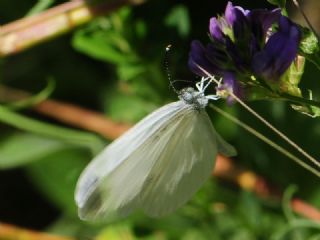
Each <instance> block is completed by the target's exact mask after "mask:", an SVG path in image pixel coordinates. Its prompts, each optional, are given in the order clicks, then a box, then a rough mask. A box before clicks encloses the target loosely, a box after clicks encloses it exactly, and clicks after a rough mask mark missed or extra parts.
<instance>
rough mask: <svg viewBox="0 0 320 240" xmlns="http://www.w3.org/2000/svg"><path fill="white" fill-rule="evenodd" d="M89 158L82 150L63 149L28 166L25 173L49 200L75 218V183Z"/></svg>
mask: <svg viewBox="0 0 320 240" xmlns="http://www.w3.org/2000/svg"><path fill="white" fill-rule="evenodd" d="M91 158H92V156H91V154H90V153H89V152H88V151H85V150H83V149H80V148H74V149H65V150H62V151H59V152H55V153H52V154H51V155H47V156H45V157H43V158H42V159H40V160H39V161H37V162H33V163H32V164H30V165H28V166H27V172H28V173H29V175H30V177H31V179H32V180H33V182H34V184H35V185H36V186H37V187H38V188H39V189H40V190H41V191H42V192H43V193H44V194H45V195H46V196H47V198H48V199H49V200H51V201H52V202H53V203H54V204H55V205H56V206H57V207H59V208H60V209H62V210H64V211H65V212H66V213H67V214H69V215H70V216H73V217H75V216H77V208H76V205H75V202H74V190H75V186H76V182H77V179H78V177H79V175H80V173H81V172H82V170H83V169H84V167H85V166H86V164H87V163H88V162H89V160H90V159H91Z"/></svg>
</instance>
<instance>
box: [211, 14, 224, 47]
mask: <svg viewBox="0 0 320 240" xmlns="http://www.w3.org/2000/svg"><path fill="white" fill-rule="evenodd" d="M209 31H210V35H211V36H212V38H213V39H215V40H218V41H220V42H222V41H223V38H224V34H223V32H222V30H221V26H220V22H219V21H218V19H217V18H215V17H213V18H211V19H210V24H209Z"/></svg>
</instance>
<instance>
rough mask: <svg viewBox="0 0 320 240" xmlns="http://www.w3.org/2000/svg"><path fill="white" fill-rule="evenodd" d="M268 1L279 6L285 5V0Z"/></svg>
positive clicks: (283, 6)
mask: <svg viewBox="0 0 320 240" xmlns="http://www.w3.org/2000/svg"><path fill="white" fill-rule="evenodd" d="M267 1H268V2H269V3H271V4H273V5H276V6H278V7H280V8H285V7H286V0H267Z"/></svg>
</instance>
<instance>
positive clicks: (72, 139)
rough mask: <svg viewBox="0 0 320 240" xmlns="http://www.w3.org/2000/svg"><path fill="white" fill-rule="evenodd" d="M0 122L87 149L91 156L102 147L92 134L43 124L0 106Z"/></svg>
mask: <svg viewBox="0 0 320 240" xmlns="http://www.w3.org/2000/svg"><path fill="white" fill-rule="evenodd" d="M0 122H3V123H6V124H8V125H10V126H13V127H16V128H18V129H21V130H23V131H28V132H32V133H35V134H39V135H45V136H49V137H52V138H56V139H59V140H62V141H65V142H67V143H71V144H74V145H77V146H81V147H86V148H89V149H90V150H91V151H92V153H93V154H96V153H98V152H99V151H100V150H101V149H102V147H103V145H104V144H103V143H102V141H101V140H100V138H98V137H97V136H96V135H94V134H91V133H86V132H82V131H78V130H72V129H68V128H64V127H58V126H54V125H52V124H48V123H44V122H41V121H38V120H35V119H31V118H28V117H25V116H23V115H21V114H19V113H16V112H13V111H10V110H8V109H7V108H5V107H3V106H0Z"/></svg>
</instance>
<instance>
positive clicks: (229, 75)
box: [219, 72, 243, 104]
mask: <svg viewBox="0 0 320 240" xmlns="http://www.w3.org/2000/svg"><path fill="white" fill-rule="evenodd" d="M223 89H225V90H229V91H232V93H233V94H234V95H236V96H237V97H238V98H240V99H242V98H243V89H242V88H241V86H240V84H239V82H238V81H237V79H236V75H235V74H234V73H233V72H225V73H224V75H223V84H222V86H220V87H219V90H223ZM234 102H235V99H234V97H233V96H228V97H227V103H228V104H233V103H234Z"/></svg>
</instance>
